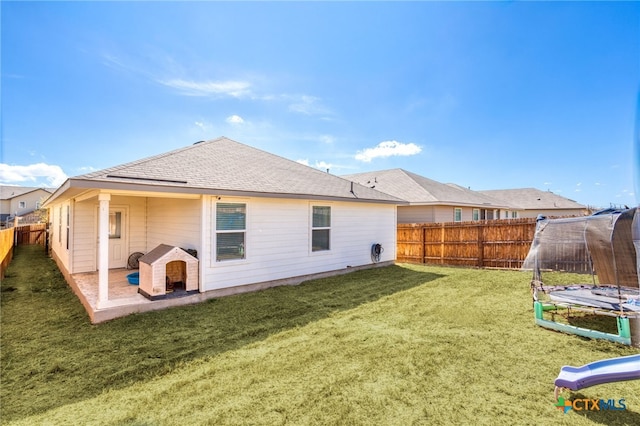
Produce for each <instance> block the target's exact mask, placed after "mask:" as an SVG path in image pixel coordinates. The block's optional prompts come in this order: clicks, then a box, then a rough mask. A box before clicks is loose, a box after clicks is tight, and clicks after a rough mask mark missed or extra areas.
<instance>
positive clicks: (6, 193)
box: [0, 185, 53, 200]
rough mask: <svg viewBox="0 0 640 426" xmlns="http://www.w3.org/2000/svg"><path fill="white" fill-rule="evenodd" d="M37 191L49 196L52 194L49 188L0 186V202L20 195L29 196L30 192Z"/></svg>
mask: <svg viewBox="0 0 640 426" xmlns="http://www.w3.org/2000/svg"><path fill="white" fill-rule="evenodd" d="M38 190H43V191H45V192H48V193H49V194H50V193H52V192H53V190H52V189H49V188H41V187H33V186H5V185H3V186H0V200H10V199H12V198H15V197H19V196H21V195H25V194H29V193H30V192H35V191H38Z"/></svg>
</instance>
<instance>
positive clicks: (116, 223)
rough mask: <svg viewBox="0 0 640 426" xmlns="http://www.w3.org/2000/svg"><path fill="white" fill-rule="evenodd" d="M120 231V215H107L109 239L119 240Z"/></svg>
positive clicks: (115, 213) (117, 213) (118, 213)
mask: <svg viewBox="0 0 640 426" xmlns="http://www.w3.org/2000/svg"><path fill="white" fill-rule="evenodd" d="M121 229H122V213H121V212H113V213H109V238H120V234H121Z"/></svg>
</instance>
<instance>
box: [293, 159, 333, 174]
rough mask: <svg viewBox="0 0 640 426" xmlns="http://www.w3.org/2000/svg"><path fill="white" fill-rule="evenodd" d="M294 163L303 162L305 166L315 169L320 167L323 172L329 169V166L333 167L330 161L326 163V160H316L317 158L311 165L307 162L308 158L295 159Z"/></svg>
mask: <svg viewBox="0 0 640 426" xmlns="http://www.w3.org/2000/svg"><path fill="white" fill-rule="evenodd" d="M296 163H300V164H304V165H305V166H310V167H315V168H316V169H320V170H322V171H323V172H326V171H327V169H329V170H331V168H332V167H333V164H331V163H327V162H326V161H318V160H316V161H315V163H314V164H313V166H311V164H309V160H308V159H300V160H296Z"/></svg>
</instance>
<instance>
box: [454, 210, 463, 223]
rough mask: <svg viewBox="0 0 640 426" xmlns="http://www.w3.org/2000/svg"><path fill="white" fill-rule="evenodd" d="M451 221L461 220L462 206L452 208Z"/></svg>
mask: <svg viewBox="0 0 640 426" xmlns="http://www.w3.org/2000/svg"><path fill="white" fill-rule="evenodd" d="M453 221H454V222H462V207H454V208H453Z"/></svg>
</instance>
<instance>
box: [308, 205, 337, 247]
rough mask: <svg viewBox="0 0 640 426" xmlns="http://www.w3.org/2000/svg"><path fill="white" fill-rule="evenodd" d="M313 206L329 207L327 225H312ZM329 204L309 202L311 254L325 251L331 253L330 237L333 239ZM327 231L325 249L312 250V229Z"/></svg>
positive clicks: (331, 213)
mask: <svg viewBox="0 0 640 426" xmlns="http://www.w3.org/2000/svg"><path fill="white" fill-rule="evenodd" d="M315 207H326V208H328V209H329V226H313V210H314V208H315ZM331 207H332V206H331V204H330V203H311V204H310V208H309V253H311V254H313V255H318V254H323V253H324V254H326V253H331V250H332V244H331V242H332V239H333V235H332V234H333V232H332V216H333V212H332V208H331ZM325 230H326V231H329V241H328V243H329V247H328V248H326V249H319V250H314V249H313V232H314V231H325Z"/></svg>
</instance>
